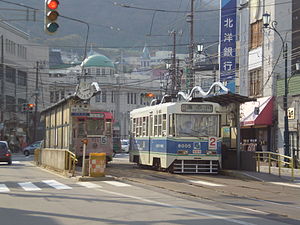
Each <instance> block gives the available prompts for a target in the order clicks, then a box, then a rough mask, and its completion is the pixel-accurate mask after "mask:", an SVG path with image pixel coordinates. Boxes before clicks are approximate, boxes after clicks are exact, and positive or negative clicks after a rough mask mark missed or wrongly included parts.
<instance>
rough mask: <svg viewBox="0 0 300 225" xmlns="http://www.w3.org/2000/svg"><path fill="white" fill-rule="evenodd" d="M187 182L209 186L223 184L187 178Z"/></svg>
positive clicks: (221, 185)
mask: <svg viewBox="0 0 300 225" xmlns="http://www.w3.org/2000/svg"><path fill="white" fill-rule="evenodd" d="M189 182H192V183H195V184H202V185H206V186H211V187H223V186H225V185H223V184H215V183H211V182H207V181H200V180H189Z"/></svg>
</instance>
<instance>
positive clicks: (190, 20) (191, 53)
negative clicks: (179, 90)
mask: <svg viewBox="0 0 300 225" xmlns="http://www.w3.org/2000/svg"><path fill="white" fill-rule="evenodd" d="M194 1H195V0H191V13H190V14H188V15H187V22H188V23H190V44H189V64H188V68H189V70H188V73H187V75H188V77H187V81H188V85H187V89H188V90H192V88H193V86H194V71H193V62H194Z"/></svg>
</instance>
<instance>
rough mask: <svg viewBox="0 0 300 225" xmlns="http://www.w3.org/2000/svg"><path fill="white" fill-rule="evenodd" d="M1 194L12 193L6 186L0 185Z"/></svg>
mask: <svg viewBox="0 0 300 225" xmlns="http://www.w3.org/2000/svg"><path fill="white" fill-rule="evenodd" d="M0 192H10V190H9V189H8V187H7V186H6V185H5V184H0Z"/></svg>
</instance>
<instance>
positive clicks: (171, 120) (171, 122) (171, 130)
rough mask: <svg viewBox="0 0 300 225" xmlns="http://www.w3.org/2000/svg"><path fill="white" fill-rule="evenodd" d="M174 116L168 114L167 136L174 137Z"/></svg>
mask: <svg viewBox="0 0 300 225" xmlns="http://www.w3.org/2000/svg"><path fill="white" fill-rule="evenodd" d="M174 117H175V115H174V114H170V115H169V136H173V137H174V136H175V125H174V121H175V118H174Z"/></svg>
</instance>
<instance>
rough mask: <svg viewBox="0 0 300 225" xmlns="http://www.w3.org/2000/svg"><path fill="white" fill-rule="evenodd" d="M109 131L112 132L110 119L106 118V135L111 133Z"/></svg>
mask: <svg viewBox="0 0 300 225" xmlns="http://www.w3.org/2000/svg"><path fill="white" fill-rule="evenodd" d="M111 133H112V126H111V121H110V120H108V121H107V122H106V135H111Z"/></svg>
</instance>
